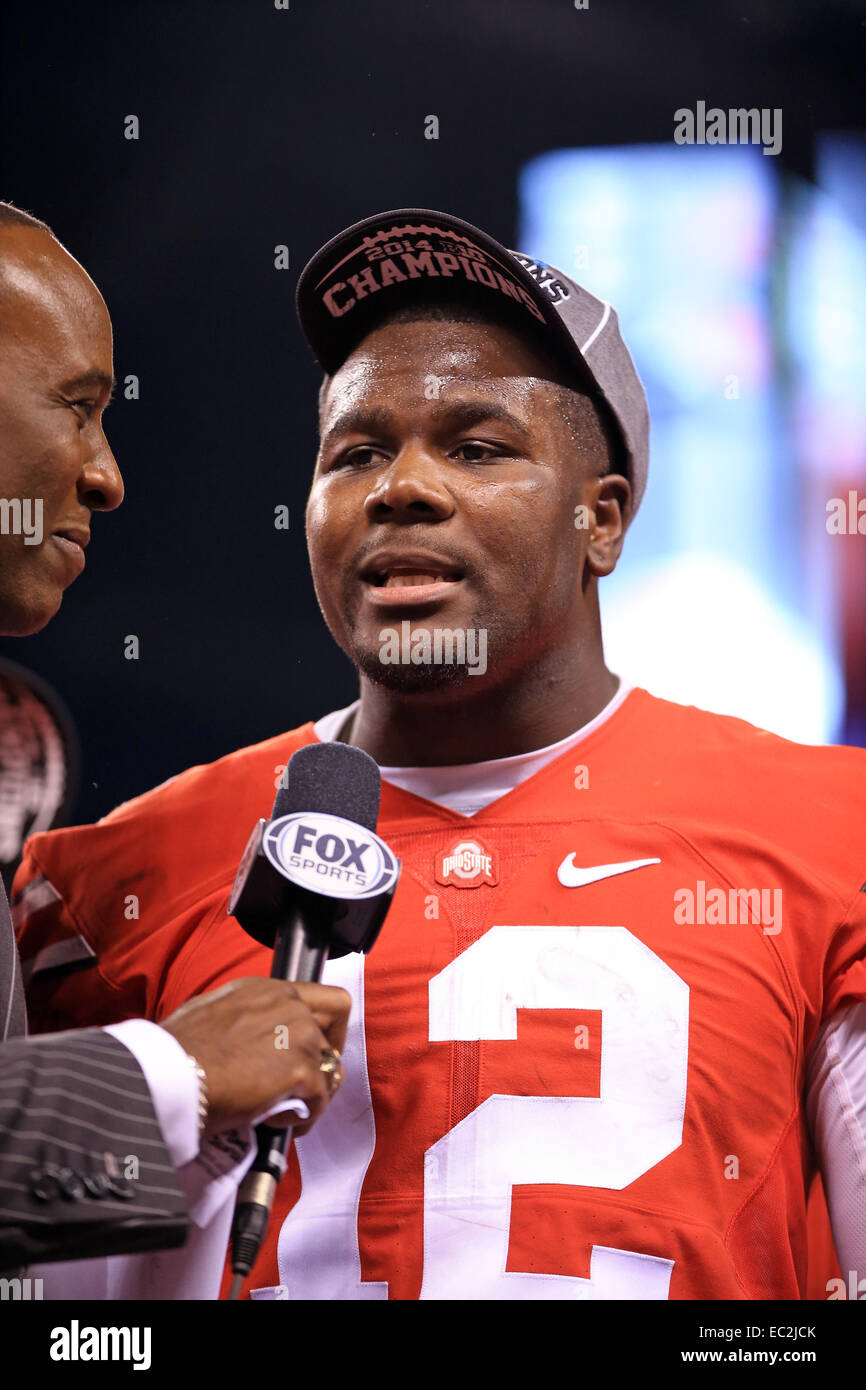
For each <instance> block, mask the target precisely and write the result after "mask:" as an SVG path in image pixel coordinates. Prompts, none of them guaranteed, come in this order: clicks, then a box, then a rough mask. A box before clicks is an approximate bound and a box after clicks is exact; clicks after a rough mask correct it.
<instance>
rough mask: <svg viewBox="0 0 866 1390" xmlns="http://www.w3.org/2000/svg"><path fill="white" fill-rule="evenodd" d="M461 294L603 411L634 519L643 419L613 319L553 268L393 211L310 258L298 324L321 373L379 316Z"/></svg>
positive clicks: (429, 217)
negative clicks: (572, 374)
mask: <svg viewBox="0 0 866 1390" xmlns="http://www.w3.org/2000/svg"><path fill="white" fill-rule="evenodd" d="M440 287H441V290H442V292H443V293H444V294H454V292H455V291H463V290H465V291H466V292H467V295H471V297H472V298H473V299H474V300H475V301H476V302H477V301H479V300H481V301H482V302H483V300H484V299H485V298H486V297H487V296H488V295H489V296H490V297H491V303H496V304H498V305H500V306H503V307H506V308H507V310H508V311H509V314H510V316H511V317H513V318H514V320H515V322H516V323H517V324H518V325H519V324H520V322H525V324H526V326H527V327H530V326H531V327H532V328H533V329H534V332H535V335H536V337H537V336H538V334H539V332H540V333H541V336H542V338H543V339H545V340H546V342H547V344H548V346H549V347H550V349H551V350H552V351H554V352H555V353H556V354H557V355H558V356H560V357H564V358H565V359H566V360H567V361H568V362H569V363H570V364H571V365H572V367H573V368H574V369H575V370H576V374H577V377H578V380H579V381H580V384H581V386H582V388H583V389H585V390H587V391H588V392H589V393H590V394H591V395H594V396H597V397H598V398H600V400H601V401H602V402H603V403H604V404H605V405H606V406H607V408H608V414H609V417H611V418H612V420H613V423H614V425H615V427H616V429H617V430H618V432H619V435H620V437H621V441H622V444H623V447H624V451H625V456H626V464H627V473H628V477H629V480H630V482H631V486H632V497H633V511H632V515H634V512H635V511H637V507H638V504H639V502H640V499H641V497H642V495H643V491H644V488H645V486H646V478H647V469H648V466H649V412H648V410H647V402H646V395H645V393H644V389H643V386H642V384H641V380H640V377H639V376H638V374H637V372H636V370H635V365H634V363H633V361H632V359H631V354H630V353H629V350H628V348H627V347H626V345H625V343H624V342H623V340H622V338H621V337H620V332H619V324H618V322H617V316H616V312H615V310H613V309H612V308H611V306H610V305H609V304H607V303H605V301H604V300H602V299H596V297H595V295H593V294H590V293H589V291H588V290H585V289H584V288H583V287H582V286H581V285H578V284H575V282H574V281H573V280H571V279H569V277H568V276H567V275H564V274H563V273H562V271H561V270H557V269H556V267H555V266H551V265H547V264H545V262H544V261H538V260H533V258H532V257H531V256H525V255H522V254H521V253H520V252H519V251H509V250H508V249H507V248H506V247H504V246H501V245H500V244H499V242H498V241H494V239H493V237H490V236H488V235H487V233H486V232H481V231H479V230H478V228H477V227H473V226H471V224H470V223H468V222H463V221H462V220H461V219H460V218H459V217H452V216H451V215H450V214H449V213H444V212H431V211H430V210H429V209H425V208H399V209H398V210H397V211H396V212H381V213H379V214H377V216H375V217H367V218H365V220H364V221H363V222H356V223H355V225H354V226H352V227H348V228H347V229H346V230H345V231H343V232H340V233H339V235H338V236H335V237H334V238H333V239H332V240H331V241H329V242H328V243H327V244H326V245H325V246H323V247H322V248H321V250H320V251H317V252H316V254H315V256H313V258H312V260H311V261H309V262H308V263H307V265H306V266H305V267H304V269H303V270H302V271H301V275H300V278H299V280H298V290H297V301H298V317H299V318H300V321H301V327H302V329H303V331H304V334H305V336H306V339H307V341H308V343H309V344H310V347H311V348H312V349H313V353H314V355H315V357H316V359H317V360H318V361H319V362H320V363H321V365H322V367H323V368H324V369H325V371H326V372H327V373H328V374H332V373H333V372H335V371H336V370H337V368H338V367H339V366H340V365H341V364H342V363H343V362H344V361H345V359H346V357H347V356H348V355H349V353H350V352H351V351H352V349H353V348H354V347H356V346H357V344H358V343H359V342H360V341H361V339H362V338H363V337H364V336H365V334H366V333H368V332H369V331H370V329H371V328H372V327H375V324H376V321H377V319H378V318H379V317H381V315H382V313H383V312H384V311H385V310H386V309H387V308H390V306H391V305H392V304H393V305H394V307H397V305H398V304H400V303H401V302H402V301H404V300H408V299H410V298H412V297H416V296H417V293H418V291H419V290H420V289H422V288H423V290H424V292H425V296H426V297H433V298H435V296H436V294H437V293H438V292H439V290H440Z"/></svg>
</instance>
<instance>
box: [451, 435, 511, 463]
mask: <svg viewBox="0 0 866 1390" xmlns="http://www.w3.org/2000/svg"><path fill="white" fill-rule="evenodd" d="M453 453H454V454H455V455H459V456H462V461H463V462H464V463H486V462H487V461H488V460H490V459H496V458H510V457H511V456H512V453H513V451H512V450H511V449H508V448H506V446H505V445H504V444H501V443H499V442H494V441H493V440H489V439H487V440H482V439H467V440H464V442H463V443H462V444H458V445H457V447H456V449H454V450H453Z"/></svg>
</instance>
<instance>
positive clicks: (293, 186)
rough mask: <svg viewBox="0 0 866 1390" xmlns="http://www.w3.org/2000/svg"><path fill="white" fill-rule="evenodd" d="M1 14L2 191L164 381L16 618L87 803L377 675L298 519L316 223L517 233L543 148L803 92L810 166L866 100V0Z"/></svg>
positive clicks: (803, 165) (136, 356)
mask: <svg viewBox="0 0 866 1390" xmlns="http://www.w3.org/2000/svg"><path fill="white" fill-rule="evenodd" d="M2 39H3V43H2V58H0V197H3V198H6V199H8V200H10V201H12V202H15V203H17V204H18V205H19V206H21V207H24V208H26V209H27V210H29V211H31V212H33V213H35V214H36V215H37V216H39V217H41V218H43V219H45V220H46V221H47V222H48V223H49V224H50V225H51V226H52V227H53V228H54V230H55V231H56V233H57V235H58V236H59V237H60V238H61V240H62V241H63V242H64V243H65V244H66V245H67V246H68V247H69V249H70V250H71V251H72V252H73V254H74V255H75V256H77V257H78V258H79V259H80V260H81V261H82V262H83V264H84V265H85V266H86V268H87V269H88V270H89V271H90V273H91V274H92V275H93V277H94V279H95V280H96V281H97V283H98V284H99V286H100V288H101V290H102V291H103V293H104V295H105V298H106V300H107V302H108V305H109V309H110V311H111V314H112V317H113V320H114V326H115V335H116V370H117V374H118V378H119V380H120V381H122V379H123V377H124V376H126V375H127V374H129V373H134V374H136V375H137V376H138V377H139V378H140V384H141V385H140V389H141V398H140V400H138V401H126V400H124V399H123V396H122V393H119V397H118V399H117V401H116V403H115V404H114V405H113V406H112V408H111V411H110V413H109V415H108V417H107V420H106V428H107V433H108V435H109V438H110V440H111V443H112V445H113V447H114V450H115V454H116V456H117V459H118V462H119V464H120V467H121V470H122V472H123V475H124V480H125V483H126V487H127V497H126V501H125V503H124V505H123V507H122V509H121V510H120V511H119V512H118V513H116V514H114V515H111V516H105V517H97V518H96V520H95V522H94V526H93V533H94V535H93V544H92V546H91V548H90V549H89V551H88V562H87V571H86V573H85V575H84V576H83V577H82V578H81V579H79V580H78V581H77V582H76V584H75V585H73V586H72V588H71V589H70V590H69V591H68V593H67V596H66V597H65V599H64V602H63V607H62V610H61V614H60V616H59V617H58V618H57V619H56V620H55V621H54V622H53V623H52V624H51V625H50V626H49V627H48V628H47V629H46V630H45V632H43V633H41V634H39V635H38V636H36V637H33V638H28V639H26V640H25V641H14V642H13V641H8V640H6V641H3V642H2V643H0V654H3V655H6V656H7V657H10V658H11V659H13V660H14V661H17V662H19V663H21V664H23V665H26V666H29V667H31V668H32V669H33V670H35V671H36V672H38V673H39V674H41V675H42V676H44V677H45V678H47V679H48V680H49V681H50V682H51V683H52V684H53V685H54V686H55V687H56V688H57V690H58V691H59V692H60V693H61V694H62V696H63V697H64V699H65V700H66V702H67V704H68V705H69V707H70V709H71V712H72V714H73V717H74V719H75V721H76V723H77V725H78V728H79V732H80V735H81V740H82V745H83V753H84V758H83V776H82V784H81V789H80V794H79V799H78V804H77V806H76V808H75V812H74V817H73V818H74V819H77V820H91V819H94V818H96V817H97V816H99V815H101V814H103V813H104V812H105V811H107V810H108V809H110V807H111V806H113V805H115V804H116V803H117V802H119V801H121V800H124V799H126V798H128V797H129V796H132V795H135V794H136V793H138V792H140V791H142V790H144V789H145V788H147V787H148V786H152V785H154V784H155V783H157V782H159V781H161V780H163V779H164V778H165V777H168V776H170V775H171V774H173V773H175V772H177V771H179V770H181V769H182V768H183V767H186V766H189V765H190V764H192V763H195V762H201V761H206V760H209V759H211V758H214V757H217V756H219V755H221V754H222V753H224V752H228V751H229V750H231V749H233V748H235V747H239V746H241V745H243V744H247V743H252V742H255V741H257V740H259V739H262V738H266V737H269V736H270V735H272V734H275V733H278V732H279V731H280V730H282V729H285V728H291V727H293V726H295V725H297V724H299V723H302V722H304V721H305V720H306V719H308V718H316V717H318V716H319V715H321V714H323V713H325V712H326V711H327V710H328V709H332V708H335V707H337V706H338V705H342V704H346V703H348V702H349V701H350V700H351V699H353V698H354V697H355V694H356V689H355V681H354V673H353V671H352V669H351V667H350V666H349V664H348V663H347V662H346V660H345V659H344V658H343V657H342V655H341V654H340V653H339V652H338V651H337V649H336V648H335V646H334V644H333V643H332V641H331V639H330V637H329V635H328V633H327V631H326V629H325V627H324V624H323V622H322V620H321V618H320V616H319V613H318V608H317V606H316V603H315V598H314V595H313V591H312V584H311V582H310V579H309V574H308V570H307V563H306V553H305V546H304V537H303V509H304V502H305V497H306V491H307V487H308V482H309V477H310V471H311V466H312V461H313V456H314V450H315V409H314V408H315V394H316V389H317V386H318V382H319V372H318V369H317V368H316V367H315V364H314V363H313V361H312V359H311V358H310V356H309V353H308V352H307V350H306V348H305V345H304V343H303V340H302V338H301V335H300V330H299V329H298V327H297V323H296V320H295V317H294V308H293V295H294V287H295V282H296V279H297V275H298V272H299V271H300V269H301V268H302V266H303V264H304V262H305V261H306V260H307V258H308V257H309V256H310V255H311V254H312V253H313V252H314V251H315V250H316V249H317V247H318V246H319V245H320V243H321V242H323V241H324V240H326V239H327V238H329V237H330V236H332V235H333V234H334V233H335V232H336V231H338V230H339V229H340V228H341V227H343V226H345V225H347V224H349V223H350V222H354V221H356V220H358V219H359V218H361V217H365V216H368V215H369V214H371V213H374V212H377V211H380V210H382V209H385V208H391V207H400V206H421V207H434V208H442V209H445V210H448V211H452V212H455V213H457V214H458V215H460V216H462V217H465V218H467V219H468V220H469V221H472V222H475V223H478V224H479V225H481V226H482V227H484V228H485V229H486V230H488V231H490V232H492V233H493V234H494V235H496V236H498V237H500V238H501V239H502V240H504V241H505V242H506V244H511V245H513V244H514V228H515V219H516V212H517V207H516V179H517V173H518V170H519V168H520V166H521V165H522V164H523V163H524V162H525V161H526V160H527V159H528V158H530V157H531V156H533V155H535V154H538V153H540V152H542V151H544V150H547V149H551V148H557V147H564V146H583V145H606V144H609V145H617V144H624V143H635V142H644V141H645V142H650V143H655V142H659V141H668V140H670V139H671V138H672V131H673V113H674V111H675V109H676V108H677V107H680V106H689V107H692V108H693V107H694V105H695V103H696V101H698V100H705V101H706V102H707V105H708V106H710V105H719V106H722V107H725V108H727V107H729V106H753V105H754V106H759V107H777V106H779V107H782V108H783V111H784V135H785V138H784V147H783V152H782V154H781V155H780V156H779V159H780V163H781V164H782V165H783V166H785V167H787V168H789V169H793V170H795V171H796V172H798V173H799V174H801V175H804V176H806V177H808V176H809V174H810V171H811V160H812V142H813V136H814V134H815V132H816V131H818V130H822V129H845V128H847V127H860V126H862V124H863V110H862V89H863V73H864V46H866V45H864V39H866V16H864V10H863V6H862V5H861V4H859V3H857V4H855V3H847V2H846V3H840V2H839V0H835V3H826V0H806V3H804V0H800V2H799V3H796V4H791V3H788V2H786V0H764V2H763V3H754V2H753V0H745V3H743V4H733V3H725V4H722V5H712V6H700V5H696V4H694V3H693V0H689V2H688V3H666V4H664V5H657V4H648V3H647V0H629V2H628V3H626V2H625V0H590V8H589V9H588V10H586V11H576V10H575V8H574V5H573V3H572V0H464V3H446V2H445V0H443V2H442V3H418V2H417V0H413V3H407V0H376V3H359V0H291V8H290V9H289V10H288V11H277V10H275V8H274V6H273V3H272V0H223V2H222V3H215V2H214V0H208V2H207V3H205V0H193V2H192V3H184V4H167V3H161V2H160V0H146V2H145V0H133V3H130V0H114V3H109V2H108V0H105V3H99V4H97V3H90V4H88V3H73V4H51V3H43V4H38V3H33V2H32V0H30V3H18V2H17V0H6V3H5V6H4V19H3V33H2ZM131 113H133V114H135V115H137V116H138V117H139V119H140V123H141V138H140V139H139V140H138V141H137V142H134V141H128V140H126V139H124V117H125V116H127V115H128V114H131ZM431 113H432V114H435V115H437V116H438V118H439V122H440V138H439V140H438V141H433V140H425V138H424V118H425V116H427V115H428V114H431ZM279 243H285V244H286V245H288V247H289V251H290V258H291V265H290V269H289V270H288V271H277V270H275V269H274V264H273V250H274V247H275V245H277V244H279ZM526 249H530V248H526ZM648 273H651V269H650V270H649V271H648ZM280 503H284V504H286V505H288V506H289V508H290V509H291V529H290V530H289V531H288V532H283V531H276V530H275V529H274V526H273V515H274V507H275V506H277V505H278V504H280ZM130 633H135V634H137V635H138V636H139V638H140V642H141V657H140V660H138V661H127V660H125V659H124V655H123V650H124V637H125V636H126V635H127V634H130Z"/></svg>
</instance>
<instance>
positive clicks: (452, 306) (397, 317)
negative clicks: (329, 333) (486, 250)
mask: <svg viewBox="0 0 866 1390" xmlns="http://www.w3.org/2000/svg"><path fill="white" fill-rule="evenodd" d="M423 323H439V324H443V323H444V324H469V325H472V326H480V327H482V328H493V329H497V330H505V331H506V332H507V333H508V334H510V335H511V337H512V340H513V342H514V345H515V349H516V351H517V353H518V355H519V357H520V358H521V359H522V361H521V362H520V364H519V372H516V373H515V375H514V377H513V378H511V379H510V381H509V387H510V392H511V395H512V398H513V394H514V390H515V388H517V387H518V382H520V384H521V386H522V389H523V391H524V392H526V393H529V392H531V397H532V399H533V400H534V401H538V402H540V401H549V400H550V399H551V395H552V396H553V398H554V400H555V403H556V406H557V409H558V410H559V411H560V412H561V413H562V416H563V417H564V419H565V422H566V424H567V426H568V428H569V431H570V434H571V436H572V438H573V439H574V440H575V441H576V442H581V443H586V444H600V446H601V447H602V448H603V449H604V451H605V453H606V454H607V457H608V460H609V467H610V469H611V471H621V470H619V468H618V465H617V462H616V449H615V445H612V443H611V436H610V432H609V429H608V426H607V424H606V422H605V420H604V416H603V413H602V412H601V411H600V410H599V408H598V406H597V404H596V402H595V401H593V400H592V399H591V398H590V397H589V396H588V395H587V394H586V393H585V392H584V391H583V390H582V389H581V387H580V386H579V385H578V384H577V383H576V381H575V374H574V371H573V369H571V368H570V366H568V365H567V364H564V363H563V362H561V361H560V360H558V359H557V358H556V357H555V356H554V355H553V354H552V353H551V352H550V351H549V350H548V348H547V346H546V344H545V343H544V342H543V341H541V340H540V338H536V336H535V335H534V334H532V333H528V332H526V331H525V330H522V329H520V328H518V325H517V324H516V322H515V320H514V318H513V316H511V315H509V314H507V313H494V312H491V310H490V309H489V308H488V307H487V306H486V305H485V306H481V305H475V304H473V303H468V302H467V301H465V300H463V299H460V298H454V299H451V298H448V299H438V300H436V301H435V302H431V301H420V302H416V303H413V304H410V305H403V306H402V307H400V308H398V309H396V310H392V311H391V312H390V313H387V314H383V315H382V317H381V318H380V319H378V320H377V322H376V323H375V324H374V325H372V326H371V327H370V329H369V331H368V332H367V333H365V334H364V336H363V337H362V338H361V339H360V341H359V342H358V343H357V344H356V345H355V347H354V348H353V350H352V352H350V353H349V355H348V357H347V358H346V359H345V361H344V363H343V366H341V367H340V368H338V370H337V373H335V375H337V374H340V375H341V381H343V382H345V385H346V386H347V387H348V393H349V395H350V396H351V395H352V394H353V389H352V387H353V382H352V377H353V376H355V375H356V374H355V373H354V372H353V370H352V362H351V359H352V357H353V356H354V353H355V352H358V354H359V356H358V371H357V379H358V385H359V386H361V387H363V383H364V382H365V381H368V380H369V378H370V365H369V362H365V361H364V356H365V354H364V352H363V351H359V350H363V348H364V346H365V344H366V343H367V342H368V341H369V339H370V338H371V337H372V336H373V335H374V334H375V333H377V332H378V331H379V330H381V329H382V328H385V327H391V326H392V325H401V324H407V325H409V324H423ZM499 336H500V335H499V334H497V337H499ZM463 353H465V354H466V355H469V348H468V346H466V345H464V346H463V348H461V346H460V344H459V343H458V342H457V341H455V342H454V343H453V345H452V344H451V343H449V344H448V345H447V355H448V356H450V357H451V358H452V363H453V370H452V371H449V370H448V367H449V366H451V365H452V364H443V363H442V362H441V361H440V362H439V363H437V366H438V372H437V373H435V374H434V373H433V372H432V370H428V371H424V370H423V369H422V380H423V382H424V386H425V396H426V387H427V384H428V376H433V375H437V377H438V381H439V382H440V383H441V386H440V390H441V392H442V395H443V396H447V394H448V383H449V380H454V381H456V382H465V378H464V377H463V375H462V373H461V371H460V357H461V355H462V354H463ZM412 355H413V354H412V350H411V346H410V343H408V342H407V345H406V361H407V365H410V364H412ZM347 364H348V371H347V372H346V373H345V375H344V374H343V368H344V367H345V366H346V365H347ZM428 368H429V364H428ZM443 368H444V369H443ZM346 378H348V379H346ZM333 380H334V376H327V375H326V376H325V377H324V379H323V381H322V383H321V386H320V388H319V427H320V431H321V428H322V423H323V418H322V417H323V410H324V406H325V400H326V396H327V392H328V388H329V386H330V385H331V382H332V381H333ZM477 380H478V382H479V384H480V383H481V381H482V380H483V381H484V384H485V387H486V390H485V393H484V394H485V395H486V396H489V397H491V398H492V396H495V395H496V394H499V395H502V396H504V395H505V394H506V388H505V383H504V382H503V381H502V379H501V378H497V377H496V376H492V377H489V378H486V377H483V376H481V375H479V376H478V377H477ZM518 389H519V388H518ZM352 413H353V414H354V413H355V412H354V411H352ZM599 436H600V438H599Z"/></svg>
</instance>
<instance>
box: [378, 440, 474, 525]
mask: <svg viewBox="0 0 866 1390" xmlns="http://www.w3.org/2000/svg"><path fill="white" fill-rule="evenodd" d="M365 508H366V511H367V516H368V518H369V519H370V520H371V521H382V520H384V519H386V518H387V519H388V520H391V521H393V520H399V519H400V518H401V517H405V518H406V519H408V520H410V521H417V519H418V516H419V514H423V515H427V516H429V517H431V519H435V520H437V521H440V520H441V521H444V520H445V519H446V518H447V517H449V516H450V515H451V514H452V512H453V511H454V499H453V497H452V495H451V493H450V492H449V490H448V489H447V487H446V486H445V483H444V479H443V477H442V471H441V468H440V467H439V466H438V464H437V461H436V459H435V458H434V457H433V456H432V454H431V453H430V452H429V451H428V450H427V449H426V448H425V447H424V446H423V445H421V444H418V443H412V444H407V445H405V446H404V447H403V448H402V449H401V450H400V452H399V453H398V454H397V455H396V456H395V457H394V458H393V459H392V461H391V463H390V464H388V466H387V467H385V468H383V469H381V470H380V471H378V472H377V475H376V478H375V480H374V481H373V483H372V485H371V488H370V492H369V493H368V495H367V498H366V502H365Z"/></svg>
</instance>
